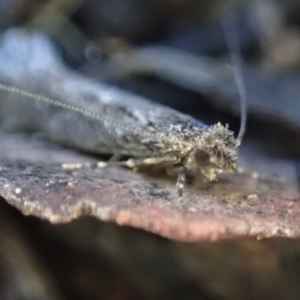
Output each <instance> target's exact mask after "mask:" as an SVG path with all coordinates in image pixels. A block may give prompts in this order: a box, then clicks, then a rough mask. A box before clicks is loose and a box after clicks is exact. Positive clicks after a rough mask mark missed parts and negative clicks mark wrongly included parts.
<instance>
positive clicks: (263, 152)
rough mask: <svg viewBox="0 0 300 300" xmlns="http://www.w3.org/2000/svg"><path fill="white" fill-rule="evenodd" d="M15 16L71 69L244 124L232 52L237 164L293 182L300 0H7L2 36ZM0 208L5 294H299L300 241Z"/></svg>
mask: <svg viewBox="0 0 300 300" xmlns="http://www.w3.org/2000/svg"><path fill="white" fill-rule="evenodd" d="M222 20H223V21H224V20H225V23H226V24H227V26H225V28H224V27H222V26H221V22H222ZM16 27H17V28H21V29H23V30H24V31H32V30H38V31H40V32H42V34H43V35H45V36H46V37H47V38H49V39H50V40H51V42H52V44H53V45H54V47H55V48H56V50H57V51H58V52H59V53H60V55H61V57H62V59H63V63H64V65H66V66H67V67H68V68H69V69H72V70H73V71H75V72H79V73H81V74H83V75H85V76H87V77H89V78H92V79H93V80H96V81H99V82H106V83H108V84H111V85H113V86H119V87H121V88H123V89H125V90H129V91H132V92H134V93H136V94H139V95H143V96H146V97H147V98H149V99H151V100H153V101H157V102H159V103H163V104H164V105H167V106H170V107H173V108H176V109H177V110H179V111H181V112H184V113H187V114H190V115H193V116H194V117H196V118H198V119H200V120H203V121H204V122H205V123H207V124H213V123H216V122H219V121H220V122H222V123H228V124H229V127H230V128H231V129H232V130H234V131H235V133H236V134H237V132H238V130H239V124H240V95H239V93H238V91H237V87H236V84H235V78H234V72H233V67H234V66H233V65H232V61H231V59H230V53H229V52H230V51H232V50H234V51H237V53H234V54H235V55H238V56H239V55H240V57H241V66H240V67H241V73H242V78H243V81H244V83H245V88H246V95H247V111H248V123H247V131H246V136H245V140H244V142H243V144H242V147H241V148H242V149H241V155H240V163H241V165H242V166H244V167H248V168H250V169H251V170H254V171H259V172H265V173H268V174H280V175H282V174H284V175H286V176H288V178H290V181H292V182H295V183H296V184H297V182H299V177H300V163H299V159H300V3H299V1H297V0H253V1H250V0H249V1H237V0H223V1H221V0H215V1H209V0H48V1H47V0H0V31H1V34H3V35H5V34H6V33H7V32H9V31H10V30H11V29H12V28H16ZM24 34H25V33H24ZM226 36H227V38H229V39H237V40H238V48H239V49H238V50H237V49H230V47H229V46H228V43H226ZM15 67H16V68H18V65H17V62H16V66H15ZM1 72H3V70H2V71H1V69H0V78H1ZM33 80H34V79H33ZM32 92H34V90H33V91H32ZM0 101H1V100H0ZM8 117H9V116H8ZM0 156H1V155H0ZM0 206H1V213H0V240H1V244H0V298H1V299H20V300H21V299H22V300H25V299H26V300H27V299H28V300H29V299H30V300H31V299H74V300H77V299H78V300H79V299H87V300H89V299H91V300H93V299H113V300H117V299H118V300H119V299H120V300H121V299H157V300H160V299H211V300H215V299H299V295H300V284H299V283H300V268H299V265H300V264H299V262H300V242H299V241H298V240H285V239H270V240H264V241H261V242H259V243H258V242H257V241H256V240H253V239H248V238H245V239H233V240H226V241H219V242H216V243H208V242H201V243H193V244H184V243H179V242H175V241H170V240H167V239H164V238H161V237H158V236H155V235H153V234H149V233H145V232H143V231H139V230H136V229H128V228H119V227H118V226H116V225H113V224H103V223H101V222H99V221H96V220H94V219H91V218H86V219H85V218H83V219H81V220H78V221H76V222H73V223H71V224H68V225H60V226H52V225H50V224H48V223H44V222H43V221H41V220H38V219H37V218H33V217H24V216H23V215H21V214H20V213H19V212H17V211H16V210H15V209H13V208H12V207H10V206H9V205H8V204H6V203H5V202H4V201H1V205H0Z"/></svg>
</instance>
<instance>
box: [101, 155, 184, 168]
mask: <svg viewBox="0 0 300 300" xmlns="http://www.w3.org/2000/svg"><path fill="white" fill-rule="evenodd" d="M176 163H178V159H177V158H176V157H173V156H165V157H150V158H142V159H135V158H131V159H128V160H126V161H113V162H110V161H108V162H99V163H98V164H97V167H99V168H105V167H108V166H121V167H127V168H130V169H133V170H138V169H140V168H145V167H148V166H154V167H156V166H157V167H159V168H165V169H167V168H168V167H171V166H173V165H175V164H176Z"/></svg>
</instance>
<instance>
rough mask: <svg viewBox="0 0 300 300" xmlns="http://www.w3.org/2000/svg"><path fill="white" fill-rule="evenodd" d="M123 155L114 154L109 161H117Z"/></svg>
mask: <svg viewBox="0 0 300 300" xmlns="http://www.w3.org/2000/svg"><path fill="white" fill-rule="evenodd" d="M121 157H122V155H121V154H114V155H113V156H112V157H111V158H110V159H109V160H108V162H115V161H119V160H120V159H121Z"/></svg>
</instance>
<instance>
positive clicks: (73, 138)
mask: <svg viewBox="0 0 300 300" xmlns="http://www.w3.org/2000/svg"><path fill="white" fill-rule="evenodd" d="M16 43H17V45H18V51H20V49H21V50H22V51H23V53H22V54H21V56H20V53H19V57H17V56H14V55H13V54H12V53H8V51H12V48H13V46H16ZM20 45H21V46H20ZM41 51H42V52H41ZM22 55H23V56H22ZM41 58H42V63H41V61H40V60H41ZM13 59H14V60H17V61H12V60H13ZM10 64H11V65H10ZM12 64H13V65H14V66H15V68H16V66H17V68H19V70H20V71H15V70H14V72H12V71H10V70H9V67H12ZM0 68H1V69H2V70H4V69H5V70H6V71H2V72H1V75H0V81H1V83H0V91H2V92H5V93H7V94H6V97H4V96H3V95H0V96H1V98H0V119H1V120H2V122H4V124H6V126H11V127H13V128H22V129H24V128H27V129H33V130H39V131H42V132H43V133H44V134H45V135H47V137H48V138H49V139H50V140H52V141H54V142H57V143H60V144H64V145H67V146H69V147H74V148H77V149H81V150H85V151H89V152H93V153H96V154H97V153H99V154H111V155H115V154H117V155H125V156H127V157H130V159H128V160H126V161H119V162H113V163H111V164H115V165H120V166H126V167H129V168H133V169H140V168H145V167H146V168H147V167H149V166H154V167H157V168H162V169H165V170H167V171H170V172H172V171H176V172H178V179H177V184H176V188H177V192H178V197H179V198H181V197H182V194H183V188H184V182H185V178H186V175H187V174H189V175H192V176H198V175H199V174H201V175H202V176H204V177H206V178H208V179H209V180H215V179H216V178H217V175H218V174H220V173H233V172H234V171H235V169H236V165H237V155H238V148H239V146H240V144H241V140H242V137H243V134H244V131H245V119H246V118H245V116H244V118H243V120H242V125H241V129H240V133H239V135H238V137H237V138H235V137H234V134H233V132H232V131H231V130H229V128H228V126H227V125H225V126H223V125H221V124H220V123H217V124H215V125H211V126H209V125H206V124H204V123H202V122H201V121H200V120H197V119H195V118H193V117H191V116H189V115H186V114H183V113H180V112H178V111H176V110H174V109H171V108H169V107H165V106H163V105H160V104H157V103H155V102H152V101H151V100H148V99H146V98H144V97H141V96H137V95H134V94H132V93H129V92H126V91H123V90H121V89H118V88H115V87H111V86H109V85H106V84H103V83H96V82H93V81H92V80H90V79H87V78H85V77H84V76H81V75H79V74H77V73H75V72H72V71H70V70H68V69H67V68H66V67H65V66H64V65H63V64H62V63H61V62H60V60H59V57H58V55H57V53H55V50H54V49H53V48H52V45H51V44H50V42H49V41H48V40H47V39H46V38H45V36H43V35H41V34H39V33H35V34H31V35H29V36H27V35H25V34H24V33H22V34H21V33H20V32H19V31H13V32H8V33H7V34H6V36H4V37H3V38H2V46H1V47H0ZM3 68H4V69H3ZM29 81H30V82H29ZM28 85H29V86H31V87H32V85H34V86H33V87H32V88H33V89H34V91H35V92H34V93H32V92H30V91H28V90H27V89H26V86H28ZM108 164H110V163H109V162H108V163H103V162H100V163H99V164H98V166H99V167H103V166H106V165H108ZM63 167H65V168H68V167H71V168H72V167H74V168H76V167H82V165H73V166H72V165H71V166H68V165H64V166H63Z"/></svg>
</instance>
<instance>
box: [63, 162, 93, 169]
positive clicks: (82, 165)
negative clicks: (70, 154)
mask: <svg viewBox="0 0 300 300" xmlns="http://www.w3.org/2000/svg"><path fill="white" fill-rule="evenodd" d="M93 165H95V163H74V164H72V163H69V164H62V165H61V167H62V168H63V169H64V170H80V169H83V168H91V167H93Z"/></svg>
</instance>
